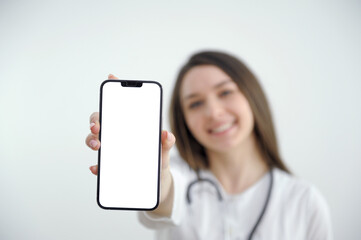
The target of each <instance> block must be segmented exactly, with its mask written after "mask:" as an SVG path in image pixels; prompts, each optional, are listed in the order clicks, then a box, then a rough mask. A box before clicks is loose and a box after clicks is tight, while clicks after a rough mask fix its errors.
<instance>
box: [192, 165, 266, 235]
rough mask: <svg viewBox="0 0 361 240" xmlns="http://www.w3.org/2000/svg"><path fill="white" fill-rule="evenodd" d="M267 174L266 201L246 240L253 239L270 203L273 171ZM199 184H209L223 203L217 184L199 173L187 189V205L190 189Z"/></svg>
mask: <svg viewBox="0 0 361 240" xmlns="http://www.w3.org/2000/svg"><path fill="white" fill-rule="evenodd" d="M269 172H270V182H269V186H268V191H267V197H266V201H265V203H264V205H263V208H262V211H261V213H260V215H259V216H258V219H257V221H256V223H255V225H254V226H253V228H252V230H251V232H250V234H249V235H248V238H247V239H248V240H251V239H252V238H253V235H254V233H255V232H256V230H257V227H258V225H259V224H260V223H261V221H262V219H263V216H264V214H265V212H266V210H267V207H268V205H269V204H268V203H269V201H270V198H271V194H272V189H273V169H272V168H270V171H269ZM200 182H207V183H209V184H211V185H212V186H213V187H214V188H215V189H216V192H217V197H218V200H219V201H220V202H222V201H223V197H222V194H221V192H220V190H219V188H218V186H217V184H216V183H215V182H214V181H212V180H211V179H208V178H201V177H200V174H199V172H197V179H196V180H194V181H192V182H191V183H190V184H189V185H188V187H187V203H188V204H189V205H190V204H192V199H191V195H190V192H191V189H192V187H193V186H194V185H195V184H197V183H200Z"/></svg>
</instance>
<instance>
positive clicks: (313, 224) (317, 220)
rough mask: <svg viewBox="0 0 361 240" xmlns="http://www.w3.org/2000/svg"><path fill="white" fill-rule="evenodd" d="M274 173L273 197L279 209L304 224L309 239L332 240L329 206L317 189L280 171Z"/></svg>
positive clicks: (275, 170)
mask: <svg viewBox="0 0 361 240" xmlns="http://www.w3.org/2000/svg"><path fill="white" fill-rule="evenodd" d="M273 173H274V196H273V197H274V200H275V202H274V203H275V204H276V205H279V206H278V207H279V208H278V209H280V210H281V212H283V213H284V214H286V215H291V216H294V218H295V219H298V220H297V221H298V222H304V223H305V226H306V228H307V234H308V236H309V238H308V239H332V231H331V220H330V219H331V217H330V211H329V206H328V204H327V202H326V200H325V198H324V196H323V195H322V194H321V192H320V191H319V190H318V189H317V187H316V186H315V185H313V184H312V183H310V182H308V181H306V180H304V179H301V178H299V177H297V176H294V175H291V174H289V173H287V172H284V171H282V170H280V169H274V170H273ZM318 237H320V238H318Z"/></svg>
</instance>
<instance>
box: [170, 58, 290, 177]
mask: <svg viewBox="0 0 361 240" xmlns="http://www.w3.org/2000/svg"><path fill="white" fill-rule="evenodd" d="M200 65H214V66H216V67H219V68H220V69H222V70H223V71H224V72H225V73H226V74H227V75H228V76H230V77H231V79H232V80H233V81H234V82H235V83H236V84H237V85H238V87H239V89H240V90H241V92H242V93H243V94H244V96H245V97H246V98H247V100H248V102H249V105H250V107H251V109H252V112H253V115H254V133H255V136H256V139H257V143H258V145H259V147H260V149H261V152H262V154H263V156H264V159H265V160H266V162H267V164H268V165H269V166H271V167H277V168H280V169H282V170H284V171H286V172H290V171H289V170H288V168H287V167H286V165H285V164H284V163H283V161H282V159H281V157H280V154H279V151H278V145H277V139H276V133H275V130H274V125H273V121H272V116H271V111H270V108H269V106H268V102H267V99H266V96H265V94H264V92H263V90H262V88H261V85H260V84H259V82H258V80H257V78H256V77H255V76H254V74H253V73H252V72H251V71H250V70H249V69H248V68H247V66H246V65H245V64H244V63H242V62H241V61H240V60H238V59H237V58H235V57H234V56H231V55H229V54H226V53H222V52H215V51H204V52H199V53H196V54H194V55H193V56H191V57H190V59H189V60H188V62H187V63H186V64H185V65H184V66H183V67H182V68H181V69H180V71H179V74H178V77H177V80H176V83H175V86H174V89H173V95H172V100H171V104H170V110H169V114H170V125H171V129H172V132H173V134H174V136H175V137H176V139H177V141H176V146H177V149H178V151H179V154H180V155H181V157H182V158H183V159H184V160H185V161H186V162H187V163H188V164H189V166H190V167H191V168H193V169H195V170H198V169H200V168H208V167H209V162H208V159H207V157H206V153H205V149H204V147H203V146H202V145H201V144H200V143H199V142H198V141H197V140H196V139H195V138H194V136H193V135H192V133H191V132H190V130H189V129H188V127H187V124H186V122H185V118H184V113H183V111H182V106H181V100H180V87H181V84H182V80H183V78H184V76H185V74H186V73H187V72H188V71H189V70H190V69H191V68H193V67H195V66H200Z"/></svg>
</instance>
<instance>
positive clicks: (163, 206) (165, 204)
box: [152, 168, 174, 217]
mask: <svg viewBox="0 0 361 240" xmlns="http://www.w3.org/2000/svg"><path fill="white" fill-rule="evenodd" d="M173 201H174V183H173V177H172V174H171V172H170V170H169V168H167V169H166V170H163V171H162V173H161V183H160V201H159V205H158V207H157V208H156V209H155V210H153V211H152V213H154V214H157V215H159V216H161V217H170V216H171V214H172V209H173Z"/></svg>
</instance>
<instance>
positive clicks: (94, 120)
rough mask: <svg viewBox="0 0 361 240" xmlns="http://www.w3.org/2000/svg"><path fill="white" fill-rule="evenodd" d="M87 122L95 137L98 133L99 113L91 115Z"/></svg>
mask: <svg viewBox="0 0 361 240" xmlns="http://www.w3.org/2000/svg"><path fill="white" fill-rule="evenodd" d="M89 122H90V126H89V127H90V131H91V132H92V133H93V134H94V135H96V136H97V135H98V134H99V131H100V123H99V112H94V113H92V115H90V118H89Z"/></svg>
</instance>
